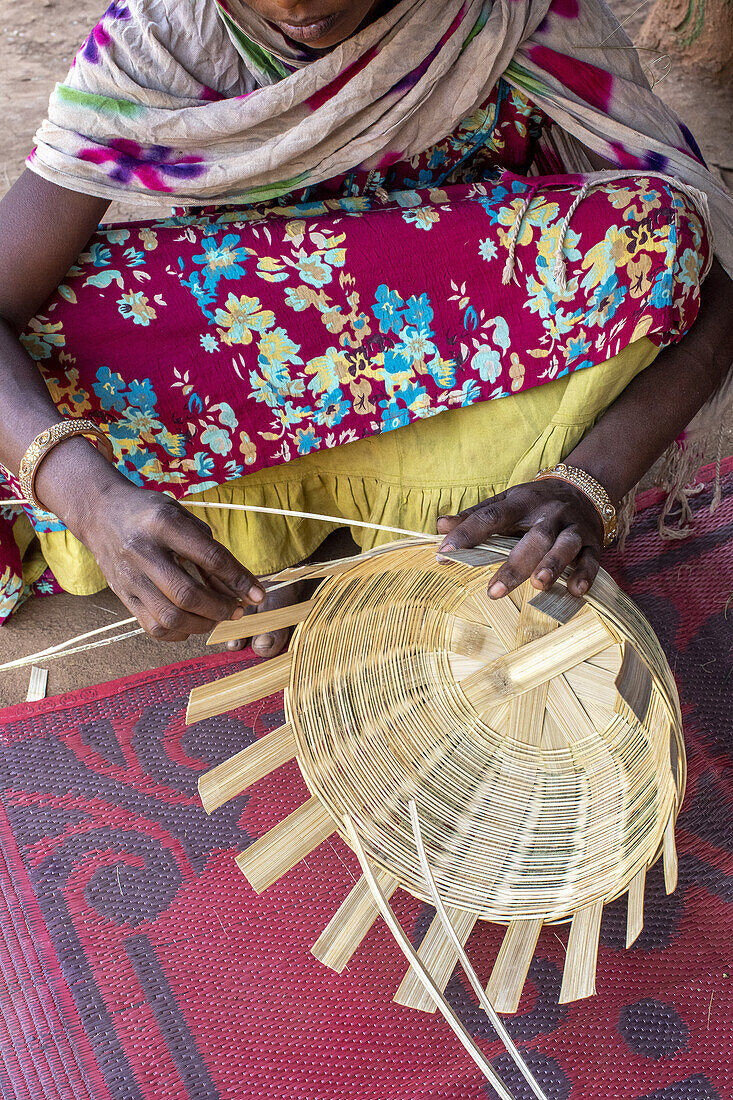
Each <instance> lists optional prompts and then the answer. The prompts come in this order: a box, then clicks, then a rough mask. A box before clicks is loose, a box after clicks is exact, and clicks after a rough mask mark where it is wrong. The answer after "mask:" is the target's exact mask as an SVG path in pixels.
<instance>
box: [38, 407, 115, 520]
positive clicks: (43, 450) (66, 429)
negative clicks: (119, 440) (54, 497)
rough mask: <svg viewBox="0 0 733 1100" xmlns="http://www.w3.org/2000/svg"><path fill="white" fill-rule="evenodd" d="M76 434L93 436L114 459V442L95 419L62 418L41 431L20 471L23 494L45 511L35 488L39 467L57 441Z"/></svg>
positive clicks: (110, 457)
mask: <svg viewBox="0 0 733 1100" xmlns="http://www.w3.org/2000/svg"><path fill="white" fill-rule="evenodd" d="M74 435H85V436H91V437H92V439H94V440H95V441H96V442H98V443H101V444H102V447H103V448H104V450H105V452H106V455H107V458H108V459H109V461H110V462H111V461H112V444H111V443H110V441H109V439H108V438H107V436H106V435H105V434H104V432H103V431H102V429H101V428H100V427H99V425H98V424H95V423H94V421H93V420H62V421H60V422H59V423H58V424H54V425H53V427H51V428H46V430H45V431H43V432H40V433H39V434H38V435H37V436H36V438H35V439H34V440H33V442H32V443H31V445H30V447H29V448H28V450H27V451H26V452H25V454H24V455H23V458H22V459H21V462H20V470H19V471H18V483H19V485H20V490H21V495H22V496H23V497H24V498H25V499H26V500H29V501H30V503H31V504H32V505H33V506H34V508H38V509H39V510H40V511H45V509H44V507H43V505H42V504H41V502H40V501H39V499H38V497H37V496H36V494H35V489H34V486H35V482H36V474H37V473H38V467H39V466H40V465H41V463H42V462H43V460H44V458H45V457H46V455H47V454H48V453H49V451H52V450H53V448H54V447H55V446H56V444H57V443H62V442H63V440H65V439H70V438H71V437H72V436H74Z"/></svg>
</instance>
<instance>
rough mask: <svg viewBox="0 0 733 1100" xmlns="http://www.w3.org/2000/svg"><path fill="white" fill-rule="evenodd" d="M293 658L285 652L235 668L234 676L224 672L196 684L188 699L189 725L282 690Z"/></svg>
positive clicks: (187, 720)
mask: <svg viewBox="0 0 733 1100" xmlns="http://www.w3.org/2000/svg"><path fill="white" fill-rule="evenodd" d="M291 661H292V656H291V654H290V653H289V652H288V653H281V654H280V656H279V657H271V658H270V660H269V661H261V662H260V663H259V664H256V665H253V666H252V668H246V669H245V670H244V671H243V672H235V673H233V674H232V675H231V676H223V677H222V678H221V680H214V681H213V682H212V683H210V684H201V686H200V687H195V688H194V689H193V690H192V692H191V694H190V696H189V700H188V709H187V710H186V725H187V726H190V725H191V724H192V723H193V722H200V721H201V720H202V719H203V718H212V717H213V716H214V715H215V714H223V713H224V711H225V710H233V709H234V707H242V706H244V705H245V704H246V703H254V702H255V701H256V700H257V699H264V698H265V697H266V696H268V695H273V694H274V692H276V691H282V689H283V688H284V687H285V686H286V684H287V682H288V677H289V676H290V664H291Z"/></svg>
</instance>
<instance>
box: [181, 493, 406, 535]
mask: <svg viewBox="0 0 733 1100" xmlns="http://www.w3.org/2000/svg"><path fill="white" fill-rule="evenodd" d="M180 503H181V504H183V505H184V506H185V507H186V508H207V509H216V510H219V511H224V510H225V511H229V512H259V513H263V514H266V515H272V516H293V517H294V518H295V519H317V520H322V521H323V522H324V523H335V524H336V525H337V526H338V527H364V528H366V529H367V530H369V531H387V532H388V533H389V534H393V535H416V536H417V537H418V538H424V537H425V532H424V531H410V530H407V529H405V528H404V527H385V525H384V524H383V523H368V522H367V521H366V520H361V519H348V517H346V516H329V515H326V514H324V513H321V512H298V511H296V510H295V509H293V508H266V507H265V506H264V505H262V504H224V503H223V502H220V501H218V500H191V499H190V498H189V497H181V500H180Z"/></svg>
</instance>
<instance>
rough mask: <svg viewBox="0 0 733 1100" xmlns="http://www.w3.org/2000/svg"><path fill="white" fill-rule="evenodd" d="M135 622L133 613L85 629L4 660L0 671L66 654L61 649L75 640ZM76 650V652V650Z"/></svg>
mask: <svg viewBox="0 0 733 1100" xmlns="http://www.w3.org/2000/svg"><path fill="white" fill-rule="evenodd" d="M136 622H137V619H136V618H135V616H134V615H133V616H132V618H130V619H118V620H116V621H115V622H113V623H107V624H106V625H105V626H98V627H97V628H96V630H87V631H86V633H84V634H77V635H76V636H75V637H73V638H67V639H66V641H65V642H59V643H58V645H52V646H49V647H48V649H39V651H38V653H29V654H28V656H27V657H18V658H17V659H16V660H14V661H5V663H4V664H2V665H0V672H2V671H3V670H4V669H6V668H22V666H23V665H32V664H33V662H34V661H38V660H40V658H41V657H48V658H49V659H50V658H51V657H52V656H53V655H54V654H57V653H58V654H60V655H61V656H66V654H65V653H62V652H61V651H62V650H65V649H68V647H69V646H71V645H74V643H75V642H85V641H86V640H87V638H94V637H96V635H97V634H106V633H108V632H109V631H110V630H114V629H116V627H118V626H129V625H130V623H136ZM130 633H131V634H142V633H143V629H142V627H141V628H140V629H139V630H134V631H130ZM80 648H82V647H80ZM90 648H91V647H90ZM76 652H78V650H77V651H76Z"/></svg>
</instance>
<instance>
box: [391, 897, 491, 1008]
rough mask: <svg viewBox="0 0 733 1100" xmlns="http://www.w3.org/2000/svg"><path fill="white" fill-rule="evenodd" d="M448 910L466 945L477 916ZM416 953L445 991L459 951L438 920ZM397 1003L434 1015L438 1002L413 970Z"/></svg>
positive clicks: (402, 986) (461, 911)
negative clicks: (426, 990) (429, 993)
mask: <svg viewBox="0 0 733 1100" xmlns="http://www.w3.org/2000/svg"><path fill="white" fill-rule="evenodd" d="M447 911H448V916H449V918H450V922H451V924H452V925H453V928H454V929H455V932H456V935H457V936H458V939H459V940H460V942H461V944H462V945H463V944H465V942H466V940H467V939H468V937H469V936H470V934H471V930H472V929H473V926H474V925H475V923H476V921H477V920H478V917H477V916H476V915H475V914H474V913H467V912H466V910H465V909H453V908H451V907H450V906H449V907H448V910H447ZM417 953H418V956H419V958H420V959H421V961H422V962H423V963H424V964H425V968H426V970H428V972H429V973H430V975H431V977H432V979H433V981H434V982H435V984H436V986H437V987H438V989H440V990H441V992H442V991H443V990H444V989H445V987H446V985H447V984H448V979H449V978H450V976H451V974H452V973H453V971H454V969H455V966H456V963H457V962H458V952H457V951H456V949H455V947H454V946H453V944H452V943H451V941H450V940H449V939H448V936H447V935H446V932H445V929H444V928H443V925H442V923H441V921H440V919H439V918H438V917H433V919H432V921H431V922H430V927H429V928H428V930H427V932H426V933H425V937H424V939H423V941H422V943H421V944H420V947H419V948H418V951H417ZM394 1000H395V1001H396V1003H397V1004H398V1005H404V1006H405V1008H417V1009H419V1010H420V1011H421V1012H435V1009H436V1004H435V1001H434V1000H433V999H432V998H431V997H429V996H428V994H427V993H426V992H425V988H424V986H423V984H422V982H421V981H420V979H419V977H418V976H417V974H416V973H415V971H414V969H413V968H412V967H410V969H409V970H408V971H407V973H406V974H405V976H404V978H403V979H402V983H401V985H400V987H399V989H398V990H397V992H396V993H395V995H394Z"/></svg>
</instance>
